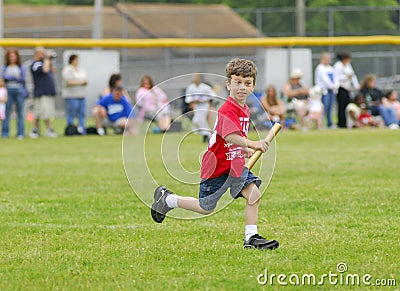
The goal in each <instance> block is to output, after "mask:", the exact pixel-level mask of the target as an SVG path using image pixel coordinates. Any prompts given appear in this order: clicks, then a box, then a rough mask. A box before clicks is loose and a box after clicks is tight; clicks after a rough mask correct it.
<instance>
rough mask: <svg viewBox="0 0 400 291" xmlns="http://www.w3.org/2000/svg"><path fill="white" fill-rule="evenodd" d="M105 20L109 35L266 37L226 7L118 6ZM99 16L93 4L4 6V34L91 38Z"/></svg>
mask: <svg viewBox="0 0 400 291" xmlns="http://www.w3.org/2000/svg"><path fill="white" fill-rule="evenodd" d="M102 19H103V37H105V38H164V37H177V38H220V37H227V38H230V37H258V36H261V35H260V33H259V32H258V30H257V29H256V28H255V27H254V26H253V25H251V24H250V23H249V22H247V21H246V20H245V19H243V18H242V17H240V16H239V15H238V14H236V13H235V12H234V11H233V10H232V9H230V8H229V7H227V6H225V5H196V4H191V5H188V4H141V3H134V4H116V5H115V6H104V7H103V13H102ZM93 20H94V7H93V6H40V5H4V37H28V38H31V37H33V38H35V37H38V38H42V37H43V38H46V37H52V38H53V37H79V38H86V37H88V38H90V37H91V31H92V24H93Z"/></svg>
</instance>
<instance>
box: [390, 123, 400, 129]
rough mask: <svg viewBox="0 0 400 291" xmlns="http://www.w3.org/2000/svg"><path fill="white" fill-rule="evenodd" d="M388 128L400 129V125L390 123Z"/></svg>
mask: <svg viewBox="0 0 400 291" xmlns="http://www.w3.org/2000/svg"><path fill="white" fill-rule="evenodd" d="M388 128H389V129H399V125H398V124H396V123H392V124H389V126H388Z"/></svg>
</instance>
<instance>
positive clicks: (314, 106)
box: [307, 86, 324, 129]
mask: <svg viewBox="0 0 400 291" xmlns="http://www.w3.org/2000/svg"><path fill="white" fill-rule="evenodd" d="M308 92H309V93H308V94H309V98H308V100H309V101H308V104H309V107H308V115H307V120H308V121H309V122H311V123H315V127H316V129H321V128H322V118H323V115H324V104H323V103H322V89H321V88H320V87H319V86H314V87H312V88H310V89H309V91H308Z"/></svg>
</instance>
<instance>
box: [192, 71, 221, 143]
mask: <svg viewBox="0 0 400 291" xmlns="http://www.w3.org/2000/svg"><path fill="white" fill-rule="evenodd" d="M213 96H215V92H214V90H213V89H212V88H211V87H210V86H208V85H207V84H205V83H203V82H202V78H201V75H200V74H194V75H193V78H192V83H191V84H190V85H189V86H188V87H187V88H186V97H185V102H186V103H188V104H189V105H190V108H191V109H192V110H193V113H194V115H193V120H192V122H193V125H194V127H195V128H196V130H197V132H198V133H199V134H200V135H202V136H203V142H208V139H209V138H210V135H211V133H210V127H209V124H208V120H207V116H208V111H209V110H210V101H211V98H212V97H213Z"/></svg>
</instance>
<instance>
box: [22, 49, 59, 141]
mask: <svg viewBox="0 0 400 291" xmlns="http://www.w3.org/2000/svg"><path fill="white" fill-rule="evenodd" d="M52 57H54V56H52V55H51V54H50V53H49V52H46V50H45V49H44V48H43V47H38V48H36V49H35V53H34V56H33V62H32V65H31V73H32V78H33V84H34V90H33V98H34V101H33V114H34V124H33V128H32V131H31V133H30V134H29V136H30V137H31V138H38V137H39V121H40V119H43V120H44V122H45V124H46V128H47V132H46V136H48V137H57V134H56V133H55V132H54V130H53V128H52V127H51V119H53V118H54V117H55V96H56V85H55V81H54V71H55V70H54V68H53V66H52Z"/></svg>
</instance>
